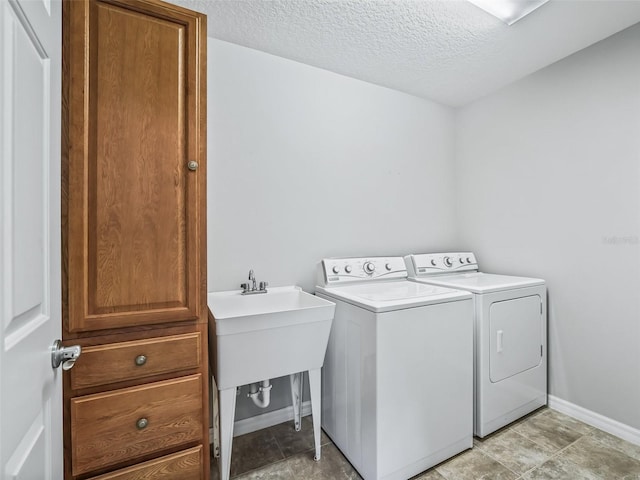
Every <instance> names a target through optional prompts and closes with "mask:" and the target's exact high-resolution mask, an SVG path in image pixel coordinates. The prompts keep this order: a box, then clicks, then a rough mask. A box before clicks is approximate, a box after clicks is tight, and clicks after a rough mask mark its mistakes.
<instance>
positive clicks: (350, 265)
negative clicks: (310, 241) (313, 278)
mask: <svg viewBox="0 0 640 480" xmlns="http://www.w3.org/2000/svg"><path fill="white" fill-rule="evenodd" d="M396 278H407V268H406V266H405V262H404V259H403V258H402V257H356V258H325V259H324V260H322V262H320V264H319V265H318V285H323V286H326V285H337V284H343V283H350V282H363V281H374V280H391V279H396Z"/></svg>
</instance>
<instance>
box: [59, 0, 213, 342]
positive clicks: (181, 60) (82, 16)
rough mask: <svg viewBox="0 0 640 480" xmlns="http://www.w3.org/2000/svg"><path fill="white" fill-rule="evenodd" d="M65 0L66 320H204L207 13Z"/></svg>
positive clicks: (113, 324)
mask: <svg viewBox="0 0 640 480" xmlns="http://www.w3.org/2000/svg"><path fill="white" fill-rule="evenodd" d="M70 3H71V5H70V6H69V7H68V8H69V10H70V17H71V20H70V22H71V24H72V25H77V27H76V28H77V32H73V31H72V32H71V34H70V40H69V57H70V59H71V61H70V66H69V68H70V71H71V75H70V81H69V83H70V85H69V90H68V91H69V112H68V116H69V124H70V132H69V141H68V168H66V169H65V172H66V174H67V175H68V177H67V178H68V189H66V190H65V191H66V192H67V193H66V195H65V196H68V198H65V200H66V203H67V205H66V210H67V212H66V214H67V218H68V238H67V239H66V248H67V255H68V259H67V262H68V275H69V277H70V278H69V280H68V281H67V284H66V285H65V287H66V288H65V294H66V295H68V312H65V318H66V320H67V323H66V326H67V329H66V330H67V331H68V332H86V331H95V330H101V329H111V328H120V327H127V326H136V325H144V324H153V323H162V322H166V321H176V320H178V321H179V320H196V319H201V320H202V321H204V318H201V317H202V313H203V304H204V301H205V299H204V298H203V296H204V295H206V290H205V289H206V286H205V285H206V283H205V280H204V279H203V277H202V276H203V267H202V265H203V264H204V261H205V258H206V257H205V253H204V251H203V249H204V248H205V244H204V241H203V240H204V235H205V232H204V230H203V228H204V221H205V219H204V208H205V203H204V202H205V201H206V198H205V197H204V195H205V180H206V168H205V163H206V162H205V139H204V134H203V131H204V124H205V122H206V118H205V117H204V115H203V112H204V111H205V109H204V102H205V94H204V92H205V89H206V83H205V81H206V79H205V78H204V75H205V74H204V66H205V64H206V62H205V60H204V54H203V53H204V52H206V49H205V46H204V45H205V44H206V37H205V36H204V34H203V28H204V24H205V17H204V16H202V15H199V14H196V13H194V12H189V11H188V10H184V9H180V8H174V7H173V6H169V5H168V4H163V3H162V2H149V1H129V2H121V1H115V0H110V1H105V0H101V1H98V0H90V1H88V2H70ZM190 160H195V161H197V162H198V163H199V165H200V168H199V169H198V170H196V171H191V170H189V169H188V168H187V164H188V162H189V161H190Z"/></svg>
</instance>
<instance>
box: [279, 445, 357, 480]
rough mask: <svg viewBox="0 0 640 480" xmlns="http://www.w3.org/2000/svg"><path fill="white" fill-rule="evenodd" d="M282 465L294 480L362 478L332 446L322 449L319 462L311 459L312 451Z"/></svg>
mask: <svg viewBox="0 0 640 480" xmlns="http://www.w3.org/2000/svg"><path fill="white" fill-rule="evenodd" d="M284 463H285V464H286V465H287V467H288V468H289V469H290V471H291V472H292V473H293V475H294V478H296V479H304V480H360V479H361V478H362V477H360V475H358V472H356V470H355V469H354V468H353V467H352V466H351V464H350V463H349V462H348V461H347V459H346V458H344V456H343V455H342V453H340V451H339V450H338V449H337V448H336V447H335V445H333V444H328V445H325V446H324V447H322V458H321V459H320V461H319V462H316V461H315V460H314V459H313V451H309V452H305V453H299V454H297V455H294V456H292V457H289V458H287V459H286V460H285V461H284Z"/></svg>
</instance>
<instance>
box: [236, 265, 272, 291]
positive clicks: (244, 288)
mask: <svg viewBox="0 0 640 480" xmlns="http://www.w3.org/2000/svg"><path fill="white" fill-rule="evenodd" d="M249 281H250V282H251V283H250V284H249V283H242V284H241V285H240V287H241V288H242V295H253V294H255V293H267V286H268V285H269V284H268V283H267V282H260V287H259V288H258V286H257V285H256V276H255V274H254V273H253V269H251V270H249Z"/></svg>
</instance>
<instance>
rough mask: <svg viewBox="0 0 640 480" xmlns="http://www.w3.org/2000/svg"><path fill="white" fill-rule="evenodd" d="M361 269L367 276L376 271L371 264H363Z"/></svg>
mask: <svg viewBox="0 0 640 480" xmlns="http://www.w3.org/2000/svg"><path fill="white" fill-rule="evenodd" d="M362 268H363V269H364V271H365V272H366V273H368V274H372V273H373V272H375V271H376V266H375V265H374V264H373V263H371V262H365V263H364V265H363V266H362Z"/></svg>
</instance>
